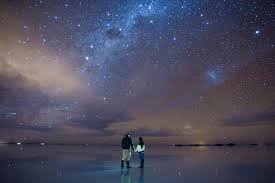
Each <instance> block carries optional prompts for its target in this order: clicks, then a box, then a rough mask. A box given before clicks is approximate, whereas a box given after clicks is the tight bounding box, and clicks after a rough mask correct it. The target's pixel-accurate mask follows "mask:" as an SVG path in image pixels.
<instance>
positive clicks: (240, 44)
mask: <svg viewBox="0 0 275 183" xmlns="http://www.w3.org/2000/svg"><path fill="white" fill-rule="evenodd" d="M274 130H275V3H274V2H273V1H271V0H266V1H261V0H250V1H246V0H185V1H184V0H182V1H181V0H169V1H168V0H148V1H147V0H145V1H134V0H127V1H126V0H120V1H113V0H112V1H111V0H110V1H105V0H89V1H88V0H82V1H77V0H72V1H69V0H67V1H65V0H59V1H52V0H48V1H46V0H40V1H38V0H37V1H35V0H33V1H31V0H24V1H22V0H20V1H19V0H18V1H15V0H9V1H8V0H1V2H0V141H39V142H40V141H46V142H81V143H82V142H105V143H120V138H121V136H122V135H123V134H124V133H125V132H128V131H130V132H131V134H132V136H134V137H137V136H144V138H145V139H146V141H147V142H152V143H175V142H177V143H179V142H181V143H185V142H188V143H213V142H227V141H237V142H252V141H253V142H264V141H272V140H275V133H274Z"/></svg>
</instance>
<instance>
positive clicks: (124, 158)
mask: <svg viewBox="0 0 275 183" xmlns="http://www.w3.org/2000/svg"><path fill="white" fill-rule="evenodd" d="M125 160H126V153H125V150H124V149H123V150H122V159H121V168H123V167H124V161H125Z"/></svg>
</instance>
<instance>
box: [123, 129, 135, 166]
mask: <svg viewBox="0 0 275 183" xmlns="http://www.w3.org/2000/svg"><path fill="white" fill-rule="evenodd" d="M121 147H122V160H121V168H123V167H124V161H126V165H127V168H131V167H130V159H131V150H132V149H134V145H133V142H132V139H131V137H130V134H129V133H127V134H125V136H124V137H123V139H122V141H121Z"/></svg>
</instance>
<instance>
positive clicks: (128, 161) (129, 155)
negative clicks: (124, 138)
mask: <svg viewBox="0 0 275 183" xmlns="http://www.w3.org/2000/svg"><path fill="white" fill-rule="evenodd" d="M130 159H131V150H130V149H129V150H127V160H126V164H127V168H131V167H130Z"/></svg>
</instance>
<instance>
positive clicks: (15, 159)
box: [0, 145, 275, 183]
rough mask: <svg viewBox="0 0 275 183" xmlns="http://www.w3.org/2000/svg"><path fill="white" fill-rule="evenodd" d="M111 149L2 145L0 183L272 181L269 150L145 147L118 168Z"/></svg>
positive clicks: (274, 169) (274, 158)
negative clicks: (142, 152)
mask: <svg viewBox="0 0 275 183" xmlns="http://www.w3.org/2000/svg"><path fill="white" fill-rule="evenodd" d="M120 155H121V152H120V148H119V147H114V146H109V147H108V146H107V147H106V146H104V147H102V146H89V147H83V146H43V147H41V146H30V145H29V146H1V147H0V171H1V176H0V182H1V183H6V182H7V183H13V182H14V183H19V182H20V183H21V182H28V183H29V182H36V183H40V182H53V183H57V182H58V183H59V182H66V183H68V182H69V183H70V182H78V183H82V182H85V183H86V182H92V183H94V182H100V183H105V182H121V183H122V182H123V183H130V182H138V183H150V182H160V183H164V182H169V183H170V182H171V183H172V182H173V183H174V182H275V163H274V162H275V148H274V147H210V148H208V147H207V148H203V149H201V148H198V147H180V148H176V147H149V148H148V151H147V152H146V154H145V168H144V169H140V168H137V167H138V166H139V162H138V155H137V154H134V156H133V159H132V161H131V165H132V166H133V168H131V169H129V170H127V169H126V168H124V169H120Z"/></svg>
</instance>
